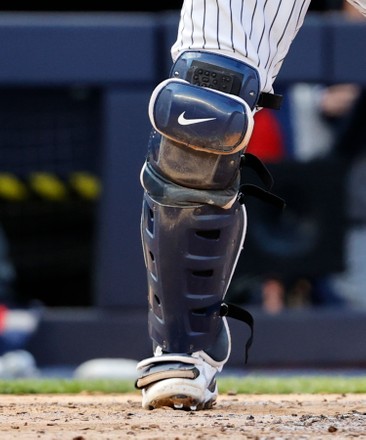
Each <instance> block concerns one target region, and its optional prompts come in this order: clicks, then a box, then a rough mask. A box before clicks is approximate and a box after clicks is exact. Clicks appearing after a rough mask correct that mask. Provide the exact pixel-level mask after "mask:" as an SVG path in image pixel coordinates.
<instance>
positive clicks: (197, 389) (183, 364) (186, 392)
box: [136, 351, 224, 411]
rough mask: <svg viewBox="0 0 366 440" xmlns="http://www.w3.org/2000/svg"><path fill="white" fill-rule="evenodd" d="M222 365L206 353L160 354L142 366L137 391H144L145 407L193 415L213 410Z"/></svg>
mask: <svg viewBox="0 0 366 440" xmlns="http://www.w3.org/2000/svg"><path fill="white" fill-rule="evenodd" d="M223 365H224V362H216V361H214V360H213V359H212V358H211V357H210V356H208V355H207V354H206V353H205V352H203V351H198V352H196V353H192V354H191V355H186V354H161V355H158V356H154V357H151V358H148V359H145V360H143V361H141V362H139V363H138V364H137V369H138V370H141V375H140V377H139V379H137V381H136V388H138V389H141V390H142V407H143V408H145V409H155V408H161V407H163V406H168V407H171V408H174V409H182V410H191V411H195V410H200V409H210V408H212V406H213V405H214V404H215V403H216V398H217V395H218V390H217V383H216V374H217V373H218V372H220V371H221V370H222V367H223Z"/></svg>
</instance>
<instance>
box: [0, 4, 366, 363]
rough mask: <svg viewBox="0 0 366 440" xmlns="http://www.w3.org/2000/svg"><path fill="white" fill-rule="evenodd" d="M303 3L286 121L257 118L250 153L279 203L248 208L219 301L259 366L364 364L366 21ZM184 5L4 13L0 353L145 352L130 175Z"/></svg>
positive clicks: (286, 91) (64, 358)
mask: <svg viewBox="0 0 366 440" xmlns="http://www.w3.org/2000/svg"><path fill="white" fill-rule="evenodd" d="M121 3H122V2H121ZM313 4H314V6H313V5H312V6H311V8H310V13H309V14H308V16H307V18H306V20H305V24H304V26H303V28H302V29H301V30H300V32H299V34H298V37H297V38H296V39H295V42H294V44H293V47H292V48H291V50H290V53H289V55H288V58H287V59H286V61H285V63H284V66H283V69H282V71H281V72H280V75H279V77H278V79H277V81H276V83H275V91H276V92H277V93H282V94H283V95H284V103H283V108H282V109H281V110H280V111H279V112H278V111H270V110H262V111H261V112H259V113H258V114H257V115H256V125H255V130H254V134H253V137H252V139H251V142H250V145H249V147H248V151H249V152H252V153H254V154H256V155H258V156H259V157H261V158H262V160H263V161H264V163H265V164H266V166H267V167H268V169H269V170H270V171H271V173H272V174H273V177H274V181H275V184H274V187H273V191H274V192H275V193H276V194H277V195H279V196H281V197H283V198H284V199H285V201H286V203H287V208H286V210H285V211H284V212H278V211H277V210H276V208H272V207H271V206H268V205H266V204H263V202H260V201H258V200H255V199H254V200H251V199H250V198H248V200H247V202H246V206H247V210H248V222H249V225H248V236H247V240H246V243H245V248H244V252H243V253H242V256H241V258H240V260H239V263H238V267H237V271H236V273H235V275H234V278H233V281H232V284H231V286H230V289H229V291H228V300H229V301H231V302H235V303H237V304H240V305H244V306H245V307H247V308H248V309H250V310H251V311H252V312H253V315H254V317H255V320H256V322H257V325H256V327H257V329H258V330H257V333H256V343H255V344H254V346H253V355H252V357H251V363H252V365H253V366H254V367H261V368H262V367H276V366H284V365H286V366H314V367H322V366H323V367H341V366H354V367H356V366H357V367H360V366H361V367H362V366H364V364H365V363H366V347H365V344H363V341H362V338H360V337H359V335H360V334H362V332H364V331H366V319H365V318H366V295H365V292H364V286H365V285H366V270H365V269H366V154H365V151H366V149H365V146H366V138H365V133H366V132H365V125H364V123H363V115H364V114H365V113H364V109H365V102H366V101H365V90H364V87H365V78H366V58H365V54H364V49H363V43H362V42H363V41H365V38H366V24H365V19H364V18H363V17H362V16H361V15H360V14H358V13H357V12H355V10H354V9H353V8H350V7H348V5H347V3H346V2H343V1H338V0H337V1H331V0H328V1H317V2H313ZM180 5H181V2H179V1H174V2H167V1H165V2H164V1H160V2H159V1H158V2H153V5H151V8H150V9H147V8H146V7H145V6H144V7H143V8H142V7H140V6H139V5H137V6H136V5H134V6H133V7H132V6H130V5H127V6H125V5H118V6H120V7H119V8H116V5H115V2H114V3H113V5H112V4H111V5H109V4H108V2H107V3H103V9H101V8H100V9H99V8H95V9H85V8H82V7H78V4H77V3H75V5H74V7H73V8H67V9H66V8H65V6H64V5H62V6H57V3H56V4H53V5H52V10H48V9H45V8H44V7H43V6H37V3H36V2H35V3H34V4H33V5H32V9H26V8H24V7H23V6H21V7H17V6H16V4H15V5H14V4H13V5H12V8H11V9H5V8H4V9H1V10H0V37H1V41H2V44H1V45H0V59H1V60H2V62H1V69H0V308H1V310H0V330H1V332H2V333H1V335H2V344H3V349H2V352H1V353H6V352H8V351H10V350H14V349H19V348H26V349H27V350H29V352H30V353H32V355H33V356H34V357H35V360H36V362H37V364H38V365H40V366H47V365H63V364H66V365H78V364H80V363H82V362H84V361H87V360H88V359H92V358H98V357H111V358H118V357H123V358H132V359H140V358H143V357H145V356H147V355H150V341H149V338H148V335H147V327H146V316H147V292H146V280H145V269H144V264H143V255H142V249H141V244H140V235H139V220H140V206H141V200H142V189H141V188H140V183H139V172H140V168H141V166H142V164H143V162H144V158H145V154H146V146H147V139H148V136H149V132H150V124H149V121H148V116H147V105H148V100H149V98H150V94H151V91H152V90H153V88H154V87H155V85H156V84H158V83H159V82H160V81H161V80H163V79H165V78H166V75H167V74H168V72H169V69H170V65H171V58H170V46H171V44H172V43H173V42H174V40H175V37H176V31H177V23H178V18H179V9H180ZM243 181H247V182H250V183H256V184H261V182H258V181H257V176H255V175H251V173H250V171H249V170H243ZM232 331H233V334H234V341H236V342H234V347H233V355H232V357H231V360H230V362H231V364H232V366H235V367H237V366H241V365H242V360H243V353H242V352H243V350H244V348H243V345H244V337H245V329H244V330H243V329H242V328H240V327H239V326H238V325H237V324H236V323H232ZM131 340H133V342H134V344H132V345H131ZM1 353H0V354H1Z"/></svg>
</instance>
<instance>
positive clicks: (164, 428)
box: [0, 394, 366, 440]
mask: <svg viewBox="0 0 366 440" xmlns="http://www.w3.org/2000/svg"><path fill="white" fill-rule="evenodd" d="M327 438H334V439H355V438H356V439H366V394H362V395H361V394H344V395H339V394H334V395H325V394H323V395H319V394H317V395H308V394H306V395H303V394H301V395H300V394H294V395H220V396H219V399H218V402H217V404H216V406H215V407H214V408H213V409H211V410H206V411H197V412H191V411H188V412H186V411H179V410H173V409H170V408H161V409H157V410H152V411H147V410H143V409H142V408H141V401H140V396H139V394H107V395H105V394H103V395H100V394H76V395H75V394H73V395H24V396H13V395H0V439H1V440H7V439H20V440H26V439H27V440H33V439H41V440H107V439H109V440H114V439H149V440H158V439H159V440H160V439H162V440H188V439H192V440H193V439H195V440H196V439H199V440H204V439H207V440H209V439H210V440H211V439H253V440H265V439H268V440H269V439H271V440H294V439H319V440H322V439H327Z"/></svg>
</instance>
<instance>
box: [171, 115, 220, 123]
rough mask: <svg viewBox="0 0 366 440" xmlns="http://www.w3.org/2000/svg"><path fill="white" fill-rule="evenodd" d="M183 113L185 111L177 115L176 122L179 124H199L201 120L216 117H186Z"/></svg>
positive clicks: (211, 119)
mask: <svg viewBox="0 0 366 440" xmlns="http://www.w3.org/2000/svg"><path fill="white" fill-rule="evenodd" d="M184 114H185V112H183V113H182V114H181V115H179V118H178V124H180V125H192V124H200V123H201V122H207V121H213V120H214V119H216V118H201V119H186V118H185V116H184Z"/></svg>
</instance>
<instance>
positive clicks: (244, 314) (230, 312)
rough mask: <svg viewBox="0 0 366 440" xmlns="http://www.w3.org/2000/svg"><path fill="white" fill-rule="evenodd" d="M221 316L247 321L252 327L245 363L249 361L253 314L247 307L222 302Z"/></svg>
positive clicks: (246, 348) (246, 347)
mask: <svg viewBox="0 0 366 440" xmlns="http://www.w3.org/2000/svg"><path fill="white" fill-rule="evenodd" d="M220 316H227V317H229V318H234V319H237V320H239V321H242V322H245V323H246V324H248V326H249V328H250V336H249V339H248V340H247V343H246V344H245V363H247V362H248V352H249V349H250V347H251V345H252V343H253V332H254V319H253V316H252V315H251V314H250V313H249V312H248V311H247V310H245V309H242V308H240V307H238V306H236V305H234V304H230V303H222V304H221V309H220Z"/></svg>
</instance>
